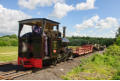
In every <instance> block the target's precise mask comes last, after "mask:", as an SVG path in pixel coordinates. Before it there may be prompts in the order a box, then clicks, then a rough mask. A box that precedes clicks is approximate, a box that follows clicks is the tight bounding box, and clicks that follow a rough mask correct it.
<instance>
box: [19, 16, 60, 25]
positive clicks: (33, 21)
mask: <svg viewBox="0 0 120 81" xmlns="http://www.w3.org/2000/svg"><path fill="white" fill-rule="evenodd" d="M43 21H45V22H46V24H50V25H54V26H55V25H59V24H60V23H59V22H56V21H53V20H50V19H46V18H31V19H25V20H21V21H19V23H20V24H25V25H35V24H39V25H42V22H43Z"/></svg>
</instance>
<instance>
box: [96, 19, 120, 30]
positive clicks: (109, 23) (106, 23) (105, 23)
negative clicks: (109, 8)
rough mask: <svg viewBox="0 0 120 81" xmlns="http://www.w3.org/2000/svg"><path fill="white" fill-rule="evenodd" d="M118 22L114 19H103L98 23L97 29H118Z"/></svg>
mask: <svg viewBox="0 0 120 81" xmlns="http://www.w3.org/2000/svg"><path fill="white" fill-rule="evenodd" d="M118 26H119V24H118V20H117V19H116V18H113V17H107V18H105V19H101V20H99V21H98V23H96V27H97V28H103V29H104V28H111V27H118Z"/></svg>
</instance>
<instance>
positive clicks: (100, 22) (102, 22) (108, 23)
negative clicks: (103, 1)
mask: <svg viewBox="0 0 120 81" xmlns="http://www.w3.org/2000/svg"><path fill="white" fill-rule="evenodd" d="M118 26H119V23H118V20H117V19H116V18H114V17H107V18H105V19H100V17H99V16H98V15H96V16H93V17H91V18H90V19H88V20H85V21H83V22H82V24H76V25H75V28H77V29H79V30H81V29H86V28H90V27H91V28H100V29H106V28H112V27H114V28H116V27H118Z"/></svg>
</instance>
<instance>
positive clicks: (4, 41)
mask: <svg viewBox="0 0 120 81" xmlns="http://www.w3.org/2000/svg"><path fill="white" fill-rule="evenodd" d="M0 46H18V38H17V36H16V35H6V36H3V37H0Z"/></svg>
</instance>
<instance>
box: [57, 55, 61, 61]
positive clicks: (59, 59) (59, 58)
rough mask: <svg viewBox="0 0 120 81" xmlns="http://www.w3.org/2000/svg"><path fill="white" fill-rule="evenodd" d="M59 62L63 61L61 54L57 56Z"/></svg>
mask: <svg viewBox="0 0 120 81" xmlns="http://www.w3.org/2000/svg"><path fill="white" fill-rule="evenodd" d="M57 62H58V63H60V62H61V55H60V54H59V55H58V57H57Z"/></svg>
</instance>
